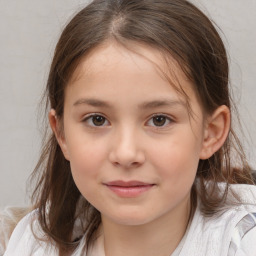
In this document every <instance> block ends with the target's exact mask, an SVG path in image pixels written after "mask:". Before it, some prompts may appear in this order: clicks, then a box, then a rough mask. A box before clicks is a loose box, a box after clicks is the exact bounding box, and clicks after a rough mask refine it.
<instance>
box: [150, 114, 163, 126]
mask: <svg viewBox="0 0 256 256" xmlns="http://www.w3.org/2000/svg"><path fill="white" fill-rule="evenodd" d="M165 121H166V117H165V116H156V117H154V118H153V123H154V125H155V126H163V125H164V124H165Z"/></svg>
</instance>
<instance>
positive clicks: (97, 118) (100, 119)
mask: <svg viewBox="0 0 256 256" xmlns="http://www.w3.org/2000/svg"><path fill="white" fill-rule="evenodd" d="M92 122H93V124H94V125H96V126H100V125H103V124H104V123H105V118H104V117H103V116H94V117H93V119H92Z"/></svg>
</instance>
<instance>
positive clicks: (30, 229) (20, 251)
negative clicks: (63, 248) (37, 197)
mask: <svg viewBox="0 0 256 256" xmlns="http://www.w3.org/2000/svg"><path fill="white" fill-rule="evenodd" d="M56 251H57V250H56V248H54V246H52V244H50V243H49V242H47V239H46V235H45V234H44V232H43V231H42V230H41V228H40V225H39V222H38V211H37V210H33V211H32V212H30V213H28V214H27V215H26V216H25V217H24V218H23V219H21V221H20V222H19V223H18V224H17V226H16V227H15V229H14V230H13V232H12V235H11V237H10V240H9V242H8V245H7V248H6V251H5V254H4V256H18V255H19V256H20V255H35V256H43V255H51V256H54V255H58V254H57V253H56Z"/></svg>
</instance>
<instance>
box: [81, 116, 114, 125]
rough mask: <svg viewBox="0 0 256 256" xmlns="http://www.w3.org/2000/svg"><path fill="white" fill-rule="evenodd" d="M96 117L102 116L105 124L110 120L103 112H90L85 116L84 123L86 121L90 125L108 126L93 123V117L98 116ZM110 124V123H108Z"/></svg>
mask: <svg viewBox="0 0 256 256" xmlns="http://www.w3.org/2000/svg"><path fill="white" fill-rule="evenodd" d="M96 117H100V118H103V119H104V124H105V123H106V122H108V123H109V121H108V120H107V118H106V117H104V116H103V115H102V114H100V113H93V114H89V115H87V116H85V117H84V118H83V120H82V122H83V123H86V124H87V125H88V126H89V127H102V126H106V125H95V124H94V123H93V118H96ZM108 125H109V124H108Z"/></svg>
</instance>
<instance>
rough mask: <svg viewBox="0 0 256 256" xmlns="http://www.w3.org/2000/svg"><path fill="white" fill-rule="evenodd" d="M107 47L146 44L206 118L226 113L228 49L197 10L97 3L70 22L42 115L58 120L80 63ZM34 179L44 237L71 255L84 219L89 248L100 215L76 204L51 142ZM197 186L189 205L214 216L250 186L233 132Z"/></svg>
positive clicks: (167, 2) (165, 1) (167, 0)
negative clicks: (51, 112)
mask: <svg viewBox="0 0 256 256" xmlns="http://www.w3.org/2000/svg"><path fill="white" fill-rule="evenodd" d="M106 40H115V41H116V42H119V43H122V44H126V43H129V42H138V43H144V44H146V45H148V46H151V47H153V48H156V49H158V50H159V51H160V52H162V53H163V54H164V55H166V56H172V57H173V58H174V59H175V60H176V61H177V62H178V64H179V65H180V67H181V68H182V70H183V71H184V73H185V74H186V76H187V77H188V78H189V79H190V80H191V81H192V83H193V85H194V90H195V92H196V93H197V95H198V98H199V99H200V101H201V104H202V107H203V109H204V111H205V112H206V113H211V112H213V111H214V110H215V109H216V108H217V107H218V106H221V105H226V106H228V107H229V108H231V102H230V93H229V67H228V60H227V54H226V50H225V47H224V45H223V42H222V40H221V38H220V36H219V34H218V32H217V31H216V29H215V27H214V25H213V24H212V22H211V21H210V20H209V19H208V18H207V17H206V16H205V15H204V14H203V13H202V12H201V11H200V10H199V9H197V8H196V7H195V6H194V5H192V4H191V3H190V2H188V1H186V0H157V1H156V0H95V1H93V2H92V3H90V4H89V5H88V6H87V7H85V8H84V9H82V10H81V11H80V12H79V13H78V14H77V15H76V16H75V17H74V18H73V19H72V20H71V21H70V23H69V24H68V25H67V26H66V27H65V29H64V31H63V33H62V35H61V37H60V39H59V42H58V44H57V46H56V49H55V54H54V57H53V61H52V65H51V68H50V72H49V78H48V82H47V88H46V98H47V106H46V109H47V111H48V109H49V105H50V107H51V108H53V109H55V110H56V114H57V117H58V118H59V119H60V120H61V119H62V117H63V105H64V92H65V87H66V85H67V83H68V82H69V79H70V77H71V75H72V74H73V72H74V70H75V69H76V67H77V65H78V64H79V62H80V61H81V59H82V58H84V57H85V56H86V55H87V54H88V53H89V52H90V51H91V50H92V49H94V48H95V47H97V46H98V45H100V44H102V43H103V42H104V41H106ZM231 149H232V154H233V153H234V152H236V156H238V157H236V159H240V161H239V162H236V163H233V165H235V166H238V165H239V166H240V167H241V168H239V169H235V168H232V166H231V163H230V161H231ZM233 151H234V152H233ZM33 177H34V178H35V177H38V179H37V183H36V187H35V190H34V193H33V197H32V198H33V200H34V205H35V207H36V208H39V222H40V225H41V227H42V229H43V230H44V232H45V233H46V234H47V235H48V236H49V238H51V239H53V240H54V241H55V242H57V244H58V246H59V248H60V252H63V253H64V251H65V250H67V249H70V248H72V246H73V247H74V248H75V247H76V243H72V231H73V226H74V222H75V219H76V218H77V216H78V215H79V214H80V215H81V214H83V218H84V219H85V220H86V221H85V225H84V227H83V232H84V233H86V234H87V235H86V239H87V247H88V246H89V245H90V243H91V242H92V241H93V237H94V235H95V231H96V230H97V228H98V226H99V224H100V222H101V219H100V213H99V212H98V211H97V210H96V209H95V208H94V207H93V206H92V205H90V204H89V203H88V202H87V201H86V199H81V194H80V192H79V191H78V189H77V187H76V185H75V183H74V181H73V178H72V175H71V171H70V165H69V162H68V161H67V160H66V159H65V158H64V156H63V154H62V152H61V149H60V147H59V145H58V143H57V140H56V138H55V137H54V135H53V134H50V138H49V140H48V141H47V142H46V143H45V146H44V148H43V151H42V155H41V158H40V160H39V162H38V164H37V166H36V168H35V171H34V175H33ZM196 180H197V181H198V182H199V183H200V186H195V184H194V185H193V188H192V192H191V197H192V203H193V205H194V207H195V205H196V198H197V197H198V198H199V199H200V201H201V205H202V206H201V210H202V212H203V213H204V214H206V215H212V214H214V213H215V212H217V211H218V209H220V208H221V207H222V205H223V204H224V203H225V199H226V195H227V189H228V184H231V183H245V184H252V183H253V182H252V177H251V174H250V170H249V167H248V165H247V163H246V161H245V156H244V153H243V151H242V147H241V144H240V143H239V140H238V139H237V137H236V136H235V133H234V131H233V130H232V129H231V130H230V133H229V136H228V138H227V140H226V142H225V144H224V145H223V147H222V148H221V149H220V150H219V151H217V152H216V153H215V154H214V155H213V156H212V157H211V158H209V159H207V160H200V162H199V167H198V171H197V179H196ZM208 181H211V182H210V183H208V188H207V190H206V183H207V182H208ZM218 182H224V183H226V184H227V188H226V190H225V193H224V194H222V195H221V196H220V195H218V193H213V192H214V191H215V192H216V191H217V190H218ZM209 184H210V185H209ZM209 188H210V189H209ZM79 199H80V200H82V203H81V202H79Z"/></svg>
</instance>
